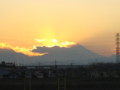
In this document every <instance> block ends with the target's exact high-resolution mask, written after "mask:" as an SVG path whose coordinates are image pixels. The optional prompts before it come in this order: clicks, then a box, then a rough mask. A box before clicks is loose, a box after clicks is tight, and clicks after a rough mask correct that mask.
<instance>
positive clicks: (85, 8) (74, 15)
mask: <svg viewBox="0 0 120 90" xmlns="http://www.w3.org/2000/svg"><path fill="white" fill-rule="evenodd" d="M117 32H120V0H0V43H8V44H10V45H11V46H12V47H14V46H17V47H24V48H29V47H32V46H35V45H39V44H40V42H37V41H36V39H37V40H38V39H40V40H45V39H46V40H47V39H48V40H53V39H54V43H56V42H57V41H59V42H65V41H69V42H71V43H72V42H75V43H79V44H80V45H83V46H85V47H86V48H88V49H90V50H92V51H94V52H96V53H99V54H100V55H106V56H110V55H113V54H114V49H115V34H116V33H117ZM56 40H57V41H56Z"/></svg>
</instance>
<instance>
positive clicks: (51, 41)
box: [35, 39, 76, 48]
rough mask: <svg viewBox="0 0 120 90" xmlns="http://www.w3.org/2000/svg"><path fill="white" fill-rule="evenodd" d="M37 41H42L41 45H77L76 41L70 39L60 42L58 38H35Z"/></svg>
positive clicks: (68, 46) (67, 46)
mask: <svg viewBox="0 0 120 90" xmlns="http://www.w3.org/2000/svg"><path fill="white" fill-rule="evenodd" d="M35 41H37V42H39V43H40V45H39V46H45V47H54V46H59V47H66V48H70V47H71V46H74V45H76V43H75V42H69V41H64V42H59V41H58V40H57V39H35Z"/></svg>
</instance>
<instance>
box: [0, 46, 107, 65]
mask: <svg viewBox="0 0 120 90" xmlns="http://www.w3.org/2000/svg"><path fill="white" fill-rule="evenodd" d="M33 52H38V53H39V52H40V53H41V52H42V53H44V52H48V54H46V55H43V56H33V57H29V56H26V55H24V54H22V53H16V52H14V51H13V50H10V49H0V57H1V58H0V61H7V62H15V63H17V64H21V65H24V64H25V65H38V64H42V65H54V64H55V61H56V62H57V64H60V65H68V64H71V63H73V64H76V65H82V64H89V63H94V62H96V60H97V62H106V61H107V59H106V57H104V56H101V55H99V54H97V53H94V52H92V51H90V50H88V49H87V48H85V47H83V46H81V45H79V44H78V45H75V46H73V47H71V48H64V47H58V46H55V47H52V48H48V47H39V46H38V47H37V48H36V49H34V50H33Z"/></svg>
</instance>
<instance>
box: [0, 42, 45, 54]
mask: <svg viewBox="0 0 120 90" xmlns="http://www.w3.org/2000/svg"><path fill="white" fill-rule="evenodd" d="M0 49H11V50H13V51H15V52H17V53H22V54H25V55H27V56H42V55H45V54H47V53H36V52H32V50H33V49H34V47H32V48H21V47H13V46H11V45H9V44H7V43H0Z"/></svg>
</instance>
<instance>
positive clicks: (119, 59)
mask: <svg viewBox="0 0 120 90" xmlns="http://www.w3.org/2000/svg"><path fill="white" fill-rule="evenodd" d="M116 63H120V34H119V33H117V34H116Z"/></svg>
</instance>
